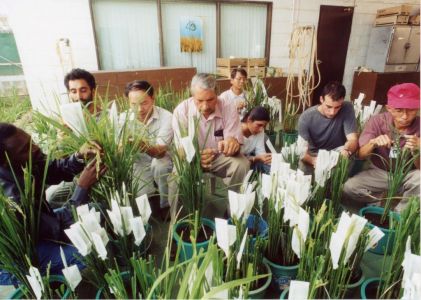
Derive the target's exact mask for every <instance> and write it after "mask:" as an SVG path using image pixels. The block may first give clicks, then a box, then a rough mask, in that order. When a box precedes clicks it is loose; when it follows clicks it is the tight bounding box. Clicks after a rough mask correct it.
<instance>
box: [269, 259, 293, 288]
mask: <svg viewBox="0 0 421 300" xmlns="http://www.w3.org/2000/svg"><path fill="white" fill-rule="evenodd" d="M264 262H266V263H267V264H268V265H269V268H270V270H271V271H272V287H273V288H274V289H275V290H276V291H278V292H280V291H282V290H285V289H286V288H287V287H289V284H290V283H291V280H294V279H295V277H296V276H297V273H298V264H297V265H293V266H281V265H278V264H276V263H274V262H271V261H270V260H269V259H267V258H266V257H265V258H264Z"/></svg>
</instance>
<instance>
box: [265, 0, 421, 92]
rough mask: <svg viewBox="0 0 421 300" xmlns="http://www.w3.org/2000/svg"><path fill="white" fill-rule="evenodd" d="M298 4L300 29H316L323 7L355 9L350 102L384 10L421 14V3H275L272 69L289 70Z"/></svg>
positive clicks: (401, 0)
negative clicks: (357, 73)
mask: <svg viewBox="0 0 421 300" xmlns="http://www.w3.org/2000/svg"><path fill="white" fill-rule="evenodd" d="M294 3H295V7H296V13H295V21H296V22H297V24H298V25H300V26H301V25H314V26H316V27H317V24H318V21H319V8H320V5H332V6H353V7H355V8H354V15H353V19H352V29H351V35H350V38H349V44H348V52H347V59H346V63H345V71H344V78H343V84H344V85H345V88H346V90H347V98H348V97H349V96H350V94H351V88H352V79H353V74H354V70H355V69H356V68H357V67H358V66H363V65H364V64H365V60H366V56H367V49H368V42H369V40H370V33H371V28H372V27H373V24H374V21H375V18H376V12H377V10H378V9H380V8H384V7H393V6H397V5H400V4H410V5H413V6H415V7H414V10H416V9H417V7H418V11H419V1H418V0H384V1H382V0H295V1H276V0H275V1H273V17H272V39H271V49H270V54H271V55H270V62H269V64H270V65H271V66H275V67H281V68H283V69H284V70H287V69H288V63H289V57H288V43H287V42H286V41H289V39H290V35H291V32H292V29H293V26H292V24H293V6H294Z"/></svg>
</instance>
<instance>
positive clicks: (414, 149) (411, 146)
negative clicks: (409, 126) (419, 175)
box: [404, 135, 420, 170]
mask: <svg viewBox="0 0 421 300" xmlns="http://www.w3.org/2000/svg"><path fill="white" fill-rule="evenodd" d="M404 137H405V139H406V141H405V145H404V148H406V149H408V150H410V151H411V153H412V155H417V158H416V159H415V161H414V165H415V167H416V168H417V169H418V170H419V169H420V138H419V137H418V136H416V135H405V136H404Z"/></svg>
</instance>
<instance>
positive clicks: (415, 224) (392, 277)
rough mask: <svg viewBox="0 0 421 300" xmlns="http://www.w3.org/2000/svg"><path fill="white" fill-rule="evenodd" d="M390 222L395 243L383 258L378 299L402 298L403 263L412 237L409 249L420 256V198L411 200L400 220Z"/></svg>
mask: <svg viewBox="0 0 421 300" xmlns="http://www.w3.org/2000/svg"><path fill="white" fill-rule="evenodd" d="M390 220H391V225H390V228H391V229H394V230H395V239H394V241H395V242H394V243H393V248H392V253H391V255H390V256H386V255H385V256H384V258H383V262H382V271H381V275H380V285H379V288H378V290H377V297H376V298H377V299H397V298H401V297H402V293H403V291H402V290H401V281H402V275H403V271H402V262H403V259H404V256H405V248H406V241H407V240H408V237H411V242H410V244H409V247H410V249H411V251H412V253H416V254H418V255H419V254H420V229H419V228H420V198H419V197H411V198H409V202H408V205H407V207H406V208H405V209H404V210H403V211H402V213H401V215H400V220H399V221H395V220H394V219H393V218H391V219H390ZM389 241H390V239H389ZM387 247H389V245H387ZM386 249H387V248H386Z"/></svg>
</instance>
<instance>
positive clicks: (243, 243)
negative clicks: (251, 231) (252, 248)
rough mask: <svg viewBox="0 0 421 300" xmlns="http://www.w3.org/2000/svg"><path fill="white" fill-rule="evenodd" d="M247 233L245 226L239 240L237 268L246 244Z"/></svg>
mask: <svg viewBox="0 0 421 300" xmlns="http://www.w3.org/2000/svg"><path fill="white" fill-rule="evenodd" d="M247 233H248V230H247V228H246V231H245V232H244V236H243V239H242V240H241V244H240V249H239V250H238V253H237V257H236V258H237V270H239V269H240V263H241V258H242V257H243V253H244V247H245V246H246V240H247Z"/></svg>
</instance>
